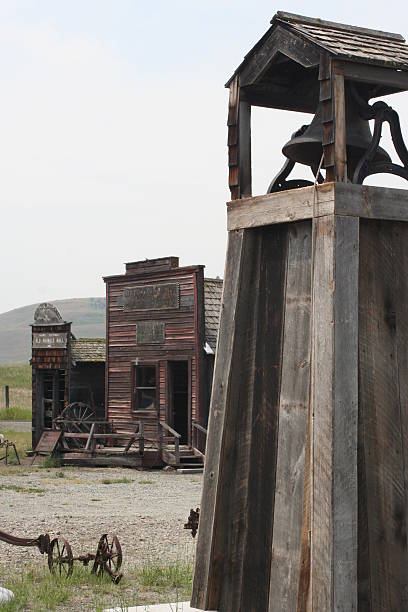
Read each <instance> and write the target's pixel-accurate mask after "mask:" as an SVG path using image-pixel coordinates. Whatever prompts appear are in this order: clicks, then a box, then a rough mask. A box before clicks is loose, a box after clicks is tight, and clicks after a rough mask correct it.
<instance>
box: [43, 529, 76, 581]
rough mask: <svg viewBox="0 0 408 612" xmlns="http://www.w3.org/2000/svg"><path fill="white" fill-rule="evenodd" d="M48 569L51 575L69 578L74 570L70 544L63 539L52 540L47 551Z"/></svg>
mask: <svg viewBox="0 0 408 612" xmlns="http://www.w3.org/2000/svg"><path fill="white" fill-rule="evenodd" d="M48 567H49V568H50V572H51V574H58V575H59V576H62V577H63V578H69V577H70V576H71V575H72V571H73V568H74V558H73V555H72V549H71V545H70V543H69V542H68V541H67V540H66V539H65V538H63V537H61V536H60V537H59V538H54V539H53V540H52V541H51V543H50V547H49V550H48Z"/></svg>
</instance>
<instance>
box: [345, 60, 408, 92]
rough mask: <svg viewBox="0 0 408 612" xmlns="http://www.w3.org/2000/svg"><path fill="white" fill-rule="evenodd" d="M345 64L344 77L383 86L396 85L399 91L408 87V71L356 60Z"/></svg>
mask: <svg viewBox="0 0 408 612" xmlns="http://www.w3.org/2000/svg"><path fill="white" fill-rule="evenodd" d="M343 66H344V78H345V79H346V80H349V81H358V82H359V83H369V84H373V85H375V84H376V85H381V86H383V87H394V88H395V89H396V90H399V91H405V90H407V89H408V71H406V72H405V71H404V72H403V71H402V70H395V69H393V68H381V67H379V66H370V65H368V64H358V63H356V62H344V64H343Z"/></svg>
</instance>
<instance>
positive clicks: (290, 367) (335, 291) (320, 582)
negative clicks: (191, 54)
mask: <svg viewBox="0 0 408 612" xmlns="http://www.w3.org/2000/svg"><path fill="white" fill-rule="evenodd" d="M228 86H229V87H230V92H231V93H230V107H229V117H228V125H229V140H228V144H229V167H230V188H231V195H232V201H231V202H230V203H229V204H228V231H229V241H228V251H227V260H226V272H225V280H224V291H223V305H222V310H221V313H222V314H221V321H220V330H219V336H218V345H217V355H216V362H215V372H214V382H213V394H212V400H211V408H210V422H209V437H208V444H207V460H206V466H205V473H204V491H203V497H202V505H201V518H200V526H199V535H198V543H197V560H196V568H195V576H194V586H193V596H192V602H191V605H193V606H195V607H197V608H199V609H205V610H217V611H218V612H231V611H234V612H235V611H236V612H239V611H240V612H255V611H256V612H306V611H307V612H310V611H313V612H328V611H334V610H335V611H342V612H350V611H354V610H358V611H359V612H361V611H364V612H366V611H367V612H368V611H369V612H379V611H381V612H385V611H387V612H388V611H389V612H391V611H393V612H397V611H398V612H400V611H406V610H408V571H407V568H408V548H407V524H408V499H407V497H408V349H407V347H408V316H407V315H408V312H407V304H408V191H405V190H402V189H386V188H381V187H367V186H363V185H362V182H363V180H364V178H365V177H366V176H368V175H369V174H372V173H375V172H392V173H395V174H398V175H400V176H402V177H404V178H408V173H407V168H408V152H407V149H406V148H405V145H404V143H403V141H402V137H401V131H400V129H399V122H398V117H397V115H396V113H395V112H394V111H393V110H392V109H391V108H390V107H389V106H387V105H385V104H384V103H381V102H380V103H376V104H374V105H372V106H371V105H370V104H369V103H368V101H369V100H370V99H371V98H376V97H378V96H381V95H385V94H389V93H393V92H398V91H404V90H407V89H408V48H407V46H406V45H405V44H404V39H403V38H402V37H401V36H399V35H397V34H389V33H385V32H376V31H372V30H366V29H362V28H355V27H352V26H347V25H342V24H334V23H329V22H324V21H322V20H320V19H309V18H306V17H300V16H296V15H290V14H287V13H278V14H277V15H276V16H275V17H274V19H273V20H272V27H271V28H270V29H269V31H268V32H267V33H266V34H265V35H264V36H263V38H262V39H261V40H260V41H259V42H258V43H257V45H255V47H254V48H253V49H252V51H251V52H250V53H249V54H248V55H247V56H246V58H245V60H244V62H243V63H242V64H241V65H240V66H239V68H238V69H237V71H236V72H235V74H234V76H233V77H232V79H231V80H230V81H229V83H228ZM251 105H260V106H267V107H272V108H281V109H288V110H294V111H304V112H310V113H315V112H316V111H317V112H316V116H315V119H314V121H313V122H312V125H313V126H314V127H313V128H312V125H311V126H310V127H309V128H306V127H304V128H302V129H301V130H300V131H299V132H298V133H296V134H295V135H294V136H293V138H292V140H291V142H290V143H288V145H285V148H284V150H285V151H291V155H292V153H293V151H294V150H295V152H294V153H293V157H292V158H291V157H288V160H287V161H286V164H285V166H284V168H283V169H282V170H281V171H280V173H279V174H278V175H277V177H276V178H275V179H274V181H272V183H271V187H270V190H269V191H270V192H271V193H268V194H267V195H264V196H257V197H252V193H251V155H250V134H251V132H250V109H251ZM318 107H319V108H318ZM353 113H354V115H353ZM316 117H317V118H318V119H316ZM353 117H354V118H353ZM369 118H372V119H374V121H375V128H374V133H373V136H372V137H371V135H370V134H369V132H367V128H368V122H367V121H368V119H369ZM354 121H356V122H357V124H358V125H359V126H360V128H361V130H360V132H359V134H361V135H359V136H358V137H357V140H358V141H359V146H355V143H354V137H355V135H356V131H358V129H357V128H356V129H355V128H354V127H352V124H353V125H354V123H353V122H354ZM363 121H365V122H366V123H365V124H364V125H363V124H362V122H363ZM384 121H388V122H389V124H390V126H391V131H392V135H393V140H394V144H395V148H396V150H397V153H398V155H399V157H400V159H401V164H398V165H397V164H393V163H392V162H391V161H390V159H389V158H388V156H387V154H386V153H385V152H384V151H382V150H381V149H379V146H378V144H379V140H380V136H381V128H382V125H383V123H384ZM316 127H317V128H318V131H319V134H320V144H319V146H316V138H315V136H316V129H315V128H316ZM313 130H315V131H314V132H313V134H312V131H313ZM363 132H364V134H365V136H364V137H363V135H362V134H363ZM367 134H369V137H368V140H367ZM302 139H303V140H302ZM303 145H305V146H306V152H307V155H306V158H307V159H308V161H307V162H306V161H303V159H304V158H303V157H302V156H303V151H301V149H302V147H303ZM308 156H309V157H308ZM299 160H300V161H302V163H307V165H310V167H311V168H312V170H313V175H314V176H315V177H316V182H315V183H314V180H313V175H312V173H311V179H312V180H311V183H310V186H307V184H306V185H305V182H304V181H297V180H296V179H292V180H287V177H288V175H289V172H290V171H291V170H292V169H293V168H294V166H295V162H296V161H299ZM319 167H321V168H323V169H325V178H324V182H323V177H321V176H320V172H319V169H320V168H319ZM318 182H320V184H318Z"/></svg>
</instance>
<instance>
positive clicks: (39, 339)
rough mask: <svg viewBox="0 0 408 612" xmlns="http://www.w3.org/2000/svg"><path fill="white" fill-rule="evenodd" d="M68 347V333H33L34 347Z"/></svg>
mask: <svg viewBox="0 0 408 612" xmlns="http://www.w3.org/2000/svg"><path fill="white" fill-rule="evenodd" d="M55 348H61V349H65V348H67V334H66V333H62V332H55V333H46V332H44V333H42V332H35V333H33V349H55Z"/></svg>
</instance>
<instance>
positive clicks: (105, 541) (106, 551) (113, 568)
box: [92, 533, 122, 584]
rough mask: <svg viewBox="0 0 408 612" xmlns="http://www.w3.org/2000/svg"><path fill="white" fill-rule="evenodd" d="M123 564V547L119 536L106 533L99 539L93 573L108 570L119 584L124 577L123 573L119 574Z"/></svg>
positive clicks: (101, 572) (99, 573)
mask: <svg viewBox="0 0 408 612" xmlns="http://www.w3.org/2000/svg"><path fill="white" fill-rule="evenodd" d="M121 565H122V548H121V545H120V543H119V540H118V538H117V536H116V535H115V534H114V533H104V534H103V536H101V539H100V540H99V544H98V549H97V551H96V555H95V561H94V564H93V568H92V573H93V574H98V575H99V576H100V575H101V574H103V573H104V572H106V573H107V574H109V576H110V577H111V578H112V580H113V582H114V583H115V584H118V583H119V582H120V580H121V578H122V574H119V570H120V568H121Z"/></svg>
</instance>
